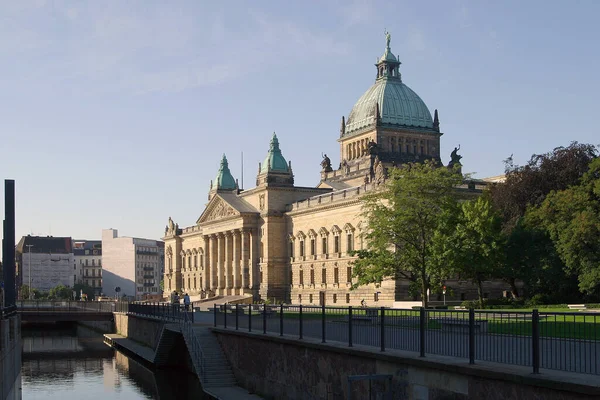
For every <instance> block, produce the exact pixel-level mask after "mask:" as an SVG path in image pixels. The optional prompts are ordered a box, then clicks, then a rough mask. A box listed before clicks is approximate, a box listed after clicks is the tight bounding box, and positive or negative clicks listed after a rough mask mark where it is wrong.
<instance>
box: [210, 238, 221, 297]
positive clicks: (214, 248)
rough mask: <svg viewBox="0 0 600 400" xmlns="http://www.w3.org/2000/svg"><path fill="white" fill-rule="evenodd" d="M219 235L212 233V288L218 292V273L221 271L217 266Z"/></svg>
mask: <svg viewBox="0 0 600 400" xmlns="http://www.w3.org/2000/svg"><path fill="white" fill-rule="evenodd" d="M217 250H218V249H217V236H216V235H210V290H212V291H213V293H214V294H215V295H216V294H217V287H218V286H217V284H218V280H217V275H218V273H219V271H218V268H217V263H218V252H217Z"/></svg>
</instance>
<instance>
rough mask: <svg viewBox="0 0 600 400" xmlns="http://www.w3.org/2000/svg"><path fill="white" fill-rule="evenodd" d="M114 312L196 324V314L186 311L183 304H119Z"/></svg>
mask: <svg viewBox="0 0 600 400" xmlns="http://www.w3.org/2000/svg"><path fill="white" fill-rule="evenodd" d="M115 305H116V308H115V310H114V311H116V312H123V313H128V314H134V315H139V316H145V317H152V318H159V319H163V320H168V321H184V320H187V321H190V322H192V323H193V322H194V313H193V312H191V311H188V310H186V309H185V307H184V306H183V305H182V304H170V303H159V302H156V303H149V302H144V303H127V302H117V303H115Z"/></svg>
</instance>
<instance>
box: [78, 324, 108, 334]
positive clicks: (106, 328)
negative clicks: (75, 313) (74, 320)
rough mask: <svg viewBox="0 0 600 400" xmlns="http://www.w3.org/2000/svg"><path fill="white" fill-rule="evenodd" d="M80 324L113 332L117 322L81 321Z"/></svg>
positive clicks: (97, 329)
mask: <svg viewBox="0 0 600 400" xmlns="http://www.w3.org/2000/svg"><path fill="white" fill-rule="evenodd" d="M78 325H81V326H84V327H86V328H89V329H92V330H94V331H96V332H100V333H113V332H114V331H115V323H114V322H113V321H79V322H78Z"/></svg>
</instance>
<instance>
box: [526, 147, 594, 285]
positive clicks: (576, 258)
mask: <svg viewBox="0 0 600 400" xmlns="http://www.w3.org/2000/svg"><path fill="white" fill-rule="evenodd" d="M527 218H528V219H529V221H530V222H531V223H532V224H536V223H537V224H539V225H541V226H542V227H544V228H545V229H546V231H547V232H548V234H549V235H550V237H551V238H552V241H553V242H554V244H555V247H556V250H557V252H558V254H559V255H560V258H561V259H562V260H563V262H564V263H565V265H566V267H567V270H568V271H569V272H571V273H576V274H577V275H578V277H579V288H580V290H581V291H582V292H584V293H588V294H591V293H593V292H594V291H596V290H597V289H598V287H599V285H600V158H597V159H595V160H594V161H592V162H591V164H590V165H589V170H588V171H587V172H586V173H585V175H584V176H583V178H582V179H581V182H580V184H579V185H574V186H571V187H569V188H568V189H565V190H560V191H555V192H552V193H550V194H549V195H548V196H547V197H546V199H545V200H544V202H543V203H542V204H541V206H540V207H537V208H532V209H530V210H529V212H528V215H527Z"/></svg>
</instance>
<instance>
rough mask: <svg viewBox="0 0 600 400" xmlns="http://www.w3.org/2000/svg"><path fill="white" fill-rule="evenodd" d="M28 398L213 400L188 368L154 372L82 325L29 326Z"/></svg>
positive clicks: (25, 341)
mask: <svg viewBox="0 0 600 400" xmlns="http://www.w3.org/2000/svg"><path fill="white" fill-rule="evenodd" d="M22 334H23V364H22V368H21V377H22V389H23V390H22V393H23V396H22V397H23V398H24V399H27V400H29V399H33V400H36V399H44V400H52V399H60V400H68V399H78V400H80V399H84V400H94V399H102V400H106V399H107V398H110V399H124V400H133V399H161V400H162V399H167V400H168V399H177V400H185V399H192V398H194V399H209V398H210V397H206V396H205V395H204V393H203V392H202V389H201V387H200V384H199V382H198V380H197V378H196V377H195V376H194V375H192V374H190V373H188V372H187V371H184V370H170V371H163V370H152V369H151V368H150V367H149V366H146V365H143V364H141V363H140V362H137V361H135V360H134V359H132V358H129V357H128V356H127V355H125V354H123V353H120V352H118V351H114V350H112V349H110V348H109V347H107V346H106V345H104V343H103V340H102V335H101V334H99V333H97V332H95V331H93V330H90V329H87V328H84V327H80V326H76V325H74V326H60V327H53V328H52V329H49V328H48V327H47V326H46V327H44V328H43V329H40V327H23V330H22Z"/></svg>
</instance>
